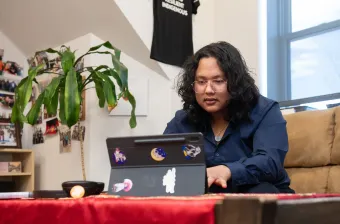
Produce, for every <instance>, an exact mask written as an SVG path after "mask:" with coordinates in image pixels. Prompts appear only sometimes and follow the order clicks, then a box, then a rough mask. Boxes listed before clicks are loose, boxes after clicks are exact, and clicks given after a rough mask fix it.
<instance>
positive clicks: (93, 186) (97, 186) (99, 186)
mask: <svg viewBox="0 0 340 224" xmlns="http://www.w3.org/2000/svg"><path fill="white" fill-rule="evenodd" d="M77 185H79V186H82V187H83V188H84V190H85V194H84V197H86V196H90V195H98V194H100V193H101V192H102V191H103V190H104V186H105V184H104V183H102V182H94V181H82V180H78V181H77V180H76V181H66V182H63V183H62V185H61V186H62V188H63V190H64V191H65V192H66V194H67V196H68V197H71V194H70V192H71V189H72V188H73V187H74V186H77Z"/></svg>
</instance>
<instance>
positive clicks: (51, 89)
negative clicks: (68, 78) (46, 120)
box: [44, 76, 64, 115]
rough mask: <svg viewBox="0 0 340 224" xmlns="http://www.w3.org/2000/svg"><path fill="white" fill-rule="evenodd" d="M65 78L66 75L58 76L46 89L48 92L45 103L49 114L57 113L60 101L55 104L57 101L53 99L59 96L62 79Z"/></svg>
mask: <svg viewBox="0 0 340 224" xmlns="http://www.w3.org/2000/svg"><path fill="white" fill-rule="evenodd" d="M63 78H64V76H58V77H56V78H54V79H52V81H51V83H50V84H49V85H48V86H47V88H46V89H45V92H46V93H45V99H44V104H45V106H46V110H47V113H48V114H49V115H52V114H56V112H57V107H58V101H57V105H55V101H53V98H54V97H58V95H59V92H58V91H59V85H60V81H61V80H62V79H63ZM55 95H56V96H55ZM57 99H58V98H57ZM54 100H55V99H54Z"/></svg>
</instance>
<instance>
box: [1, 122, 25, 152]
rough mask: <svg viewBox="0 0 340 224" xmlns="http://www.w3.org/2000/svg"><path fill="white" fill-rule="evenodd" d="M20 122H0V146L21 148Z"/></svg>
mask: <svg viewBox="0 0 340 224" xmlns="http://www.w3.org/2000/svg"><path fill="white" fill-rule="evenodd" d="M21 147H22V146H21V129H20V124H19V123H17V124H12V123H0V148H21Z"/></svg>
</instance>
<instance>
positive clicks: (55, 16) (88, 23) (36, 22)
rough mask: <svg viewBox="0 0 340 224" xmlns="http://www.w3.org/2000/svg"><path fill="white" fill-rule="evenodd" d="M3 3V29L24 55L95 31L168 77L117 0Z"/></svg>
mask: <svg viewBox="0 0 340 224" xmlns="http://www.w3.org/2000/svg"><path fill="white" fill-rule="evenodd" d="M99 2H100V3H101V4H98V3H99ZM0 5H1V9H2V10H1V11H0V30H2V31H3V32H4V33H5V34H6V36H7V37H9V38H10V39H11V41H12V42H13V43H14V44H15V45H16V46H17V47H18V48H19V49H20V50H21V51H22V52H23V53H24V54H25V56H30V55H32V54H34V52H35V51H37V50H41V49H45V48H48V47H51V46H60V45H62V44H63V43H66V42H68V41H70V40H73V39H75V38H77V37H80V36H83V35H85V34H88V33H93V34H94V35H96V36H98V37H99V38H100V39H102V40H108V41H110V42H111V43H112V44H113V45H114V46H116V47H117V48H119V49H121V50H122V51H123V52H124V53H125V54H127V55H129V56H130V57H132V58H134V59H135V60H136V61H138V62H140V63H142V64H143V65H145V66H146V67H148V68H150V69H152V70H153V71H155V72H156V73H158V74H160V75H162V76H164V77H167V76H166V74H165V73H164V71H163V70H162V68H161V67H160V65H159V64H158V62H156V61H154V60H152V59H150V51H149V49H148V48H147V46H145V44H144V43H143V41H142V40H141V39H140V37H139V35H138V34H137V33H136V32H135V30H134V29H133V27H132V26H131V24H130V23H129V21H128V20H127V19H126V17H125V16H124V14H123V13H122V12H121V10H120V9H119V7H118V6H117V5H116V3H115V1H114V0H100V1H93V0H57V1H55V0H29V1H28V0H26V1H22V0H0Z"/></svg>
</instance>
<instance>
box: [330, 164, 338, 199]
mask: <svg viewBox="0 0 340 224" xmlns="http://www.w3.org/2000/svg"><path fill="white" fill-rule="evenodd" d="M327 193H340V166H332V167H331V169H330V170H329V177H328V189H327Z"/></svg>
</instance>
